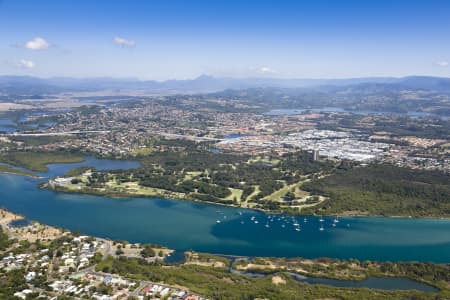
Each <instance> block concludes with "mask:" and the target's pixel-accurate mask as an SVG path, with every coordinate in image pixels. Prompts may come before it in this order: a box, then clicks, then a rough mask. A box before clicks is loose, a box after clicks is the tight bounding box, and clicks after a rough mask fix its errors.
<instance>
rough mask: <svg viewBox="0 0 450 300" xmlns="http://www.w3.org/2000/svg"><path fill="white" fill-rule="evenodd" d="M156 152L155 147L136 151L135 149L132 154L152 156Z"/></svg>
mask: <svg viewBox="0 0 450 300" xmlns="http://www.w3.org/2000/svg"><path fill="white" fill-rule="evenodd" d="M154 151H155V149H154V148H153V147H145V148H136V149H133V151H132V154H134V155H142V156H145V155H149V154H152V153H153V152H154Z"/></svg>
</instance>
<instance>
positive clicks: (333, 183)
mask: <svg viewBox="0 0 450 300" xmlns="http://www.w3.org/2000/svg"><path fill="white" fill-rule="evenodd" d="M303 189H305V190H307V191H309V192H311V193H313V194H322V195H325V196H328V197H329V200H327V201H326V202H325V203H323V204H322V205H321V207H320V208H321V209H325V210H326V211H328V212H329V213H339V212H345V211H357V212H367V213H370V214H381V215H413V216H427V215H429V216H442V215H446V216H448V215H450V176H449V175H448V174H445V173H442V172H439V171H424V170H412V169H407V168H401V167H396V166H392V165H384V164H383V165H376V164H373V165H369V166H367V167H355V168H351V169H349V170H345V169H344V170H343V169H338V170H337V171H336V172H335V174H333V175H331V176H328V177H326V178H323V179H318V180H313V181H311V182H308V183H305V184H304V185H303Z"/></svg>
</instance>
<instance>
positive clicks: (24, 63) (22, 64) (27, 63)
mask: <svg viewBox="0 0 450 300" xmlns="http://www.w3.org/2000/svg"><path fill="white" fill-rule="evenodd" d="M35 65H36V64H35V63H34V62H33V61H31V60H26V59H21V60H20V61H19V63H18V64H17V66H18V67H19V68H24V69H33V68H34V67H35Z"/></svg>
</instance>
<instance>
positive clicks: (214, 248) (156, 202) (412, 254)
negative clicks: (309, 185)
mask: <svg viewBox="0 0 450 300" xmlns="http://www.w3.org/2000/svg"><path fill="white" fill-rule="evenodd" d="M79 166H93V167H96V168H97V169H124V168H136V167H138V166H139V164H138V163H137V162H132V161H115V160H106V159H96V158H91V157H88V158H87V159H86V161H84V162H82V163H77V164H53V165H49V171H48V172H45V173H40V175H41V176H42V178H39V179H36V178H31V177H25V176H20V175H12V174H0V206H2V207H5V208H7V209H9V210H11V211H13V212H16V213H20V214H23V215H25V216H26V217H27V218H28V219H30V220H36V221H39V222H42V223H45V224H49V225H54V226H59V227H63V228H66V229H70V230H73V231H79V232H82V233H85V234H89V235H94V236H99V237H106V238H111V239H121V240H128V241H130V242H142V243H143V242H149V243H158V244H162V245H165V246H168V247H170V248H174V249H177V250H188V249H193V250H197V251H202V252H209V253H217V254H229V255H242V256H276V257H306V258H317V257H334V258H357V259H359V260H378V261H387V260H389V261H411V260H415V261H430V262H440V263H444V262H445V263H449V262H450V220H439V219H413V218H411V219H410V218H378V217H345V218H344V217H343V218H340V219H339V222H338V223H335V222H334V218H333V217H326V218H324V221H323V222H320V220H319V218H318V217H313V216H307V217H306V222H305V220H304V217H303V216H301V217H295V218H293V217H289V216H282V215H267V214H264V213H261V212H256V211H252V210H246V209H238V208H232V207H224V206H217V205H211V204H204V203H199V202H190V201H182V200H170V199H159V198H110V197H98V196H90V195H82V194H66V193H56V192H53V191H50V190H47V189H40V188H38V187H37V184H38V183H40V182H44V181H46V180H47V179H48V178H51V177H55V176H57V175H62V174H64V173H65V172H66V171H68V170H70V169H72V168H75V167H79ZM252 219H253V220H252ZM218 221H220V222H218ZM255 221H257V223H256V222H255ZM294 223H299V224H300V226H299V227H300V231H297V230H295V228H297V227H296V226H294V225H293V224H294ZM333 224H335V225H336V226H333ZM322 226H323V228H324V230H323V231H321V230H319V228H320V227H322Z"/></svg>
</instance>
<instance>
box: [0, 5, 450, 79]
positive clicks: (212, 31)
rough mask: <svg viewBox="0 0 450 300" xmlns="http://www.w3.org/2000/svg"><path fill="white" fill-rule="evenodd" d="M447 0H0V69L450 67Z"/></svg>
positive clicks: (419, 71)
mask: <svg viewBox="0 0 450 300" xmlns="http://www.w3.org/2000/svg"><path fill="white" fill-rule="evenodd" d="M449 62H450V1H445V0H423V1H414V0H410V1H406V0H372V1H370V0H360V1H351V0H339V1H337V0H334V1H333V0H328V1H326V0H314V1H313V0H310V1H306V0H303V1H302V0H297V1H283V0H278V1H276V0H273V1H264V0H259V1H251V0H247V1H246V0H241V1H235V0H227V1H225V0H209V1H206V0H205V1H189V0H184V1H181V0H160V1H159V0H158V1H157V0H155V1H151V0H148V1H136V0H127V1H117V0H114V1H113V0H110V1H106V0H105V1H88V0H78V1H70V0H64V1H59V0H53V1H49V0H47V1H45V0H40V1H38V0H28V1H25V0H0V74H15V75H33V76H40V77H51V76H73V77H93V76H108V77H137V78H140V79H157V80H163V79H173V78H177V79H184V78H193V77H196V76H199V75H200V74H210V75H214V76H232V77H260V76H270V77H282V78H346V77H365V76H404V75H435V76H450V64H449Z"/></svg>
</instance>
